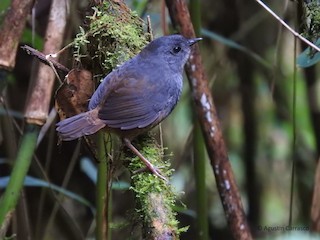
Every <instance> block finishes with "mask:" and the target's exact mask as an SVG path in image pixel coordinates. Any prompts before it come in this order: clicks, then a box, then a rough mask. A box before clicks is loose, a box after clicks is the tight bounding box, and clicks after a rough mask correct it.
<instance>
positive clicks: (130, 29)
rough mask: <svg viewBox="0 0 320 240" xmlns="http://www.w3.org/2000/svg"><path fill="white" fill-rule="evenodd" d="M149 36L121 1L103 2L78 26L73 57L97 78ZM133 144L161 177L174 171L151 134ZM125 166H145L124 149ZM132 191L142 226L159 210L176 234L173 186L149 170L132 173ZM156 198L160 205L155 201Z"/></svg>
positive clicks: (145, 42)
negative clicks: (159, 172)
mask: <svg viewBox="0 0 320 240" xmlns="http://www.w3.org/2000/svg"><path fill="white" fill-rule="evenodd" d="M147 39H150V37H149V34H146V33H144V30H143V22H142V20H141V19H140V18H139V17H138V16H137V15H136V14H135V13H134V12H132V11H130V10H129V9H128V8H127V7H126V6H125V5H124V4H123V3H121V2H119V4H118V3H111V2H110V1H104V2H103V3H101V5H99V6H96V7H94V8H92V15H91V16H89V17H88V24H87V25H86V27H83V28H80V32H79V33H78V34H77V36H76V39H75V41H74V43H73V46H74V57H75V59H76V61H77V62H79V63H81V65H82V66H83V67H84V68H87V69H91V70H92V72H93V73H94V76H96V79H97V80H100V79H101V78H102V77H104V76H105V75H106V74H108V73H109V72H110V71H112V69H114V68H115V67H117V66H118V65H120V64H122V63H123V62H124V61H126V60H128V59H130V58H132V57H133V56H134V55H136V54H137V53H138V52H139V51H140V50H141V49H142V48H143V47H144V46H145V45H146V44H147V42H148V41H147ZM134 145H135V147H136V148H137V149H139V151H140V152H141V153H142V154H143V156H145V157H146V158H147V159H148V160H149V161H150V162H151V163H152V164H153V165H154V166H156V167H159V168H160V171H161V173H162V175H163V176H165V177H166V178H167V179H169V178H170V176H171V174H172V172H173V170H172V169H170V163H169V162H168V161H163V159H162V156H163V152H162V149H161V148H160V147H159V145H158V144H157V143H156V142H155V140H154V138H153V137H152V136H151V137H150V136H142V137H139V138H138V139H137V140H136V141H135V142H134ZM126 159H127V160H128V162H129V164H128V168H129V171H130V172H135V171H137V170H140V169H142V168H144V167H145V166H144V164H143V162H142V161H141V160H140V159H139V158H138V157H137V156H135V155H133V154H132V153H131V152H130V151H128V152H126ZM131 190H132V191H133V192H134V193H135V197H136V202H137V208H136V210H135V211H136V213H137V216H138V217H139V218H140V220H143V225H144V229H146V228H148V226H151V225H152V222H153V220H154V219H155V218H158V216H159V213H161V215H162V214H164V215H163V217H164V218H163V219H162V220H161V221H160V222H161V224H160V225H161V227H164V228H165V229H169V230H170V232H172V233H174V234H176V235H177V234H178V233H179V232H180V230H179V229H178V221H177V220H176V218H175V216H176V213H175V212H174V211H173V210H172V209H173V207H174V206H175V202H176V195H175V193H174V191H173V189H172V186H171V185H169V184H168V183H167V182H165V181H163V180H162V179H160V178H159V177H157V176H155V175H154V174H151V173H149V172H147V171H146V172H140V173H137V174H133V175H132V187H131ZM155 201H159V204H157V202H155ZM139 222H140V221H139Z"/></svg>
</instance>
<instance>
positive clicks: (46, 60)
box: [21, 45, 70, 74]
mask: <svg viewBox="0 0 320 240" xmlns="http://www.w3.org/2000/svg"><path fill="white" fill-rule="evenodd" d="M21 48H22V49H23V50H25V51H26V52H27V53H28V54H29V55H31V56H35V57H36V58H38V59H39V61H41V62H42V63H44V64H47V65H48V66H51V67H52V66H54V68H56V69H57V70H58V71H59V72H61V73H63V74H67V73H68V72H69V71H70V70H69V69H68V68H67V67H65V66H63V65H62V64H60V63H58V62H57V61H55V60H53V59H49V58H48V57H47V56H46V55H45V54H43V53H42V52H40V51H38V50H36V49H34V48H32V47H30V46H28V45H24V46H22V47H21Z"/></svg>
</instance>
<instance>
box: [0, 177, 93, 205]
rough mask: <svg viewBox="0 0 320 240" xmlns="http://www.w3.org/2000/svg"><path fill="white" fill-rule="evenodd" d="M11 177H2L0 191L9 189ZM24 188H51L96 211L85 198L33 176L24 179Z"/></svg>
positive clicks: (0, 178)
mask: <svg viewBox="0 0 320 240" xmlns="http://www.w3.org/2000/svg"><path fill="white" fill-rule="evenodd" d="M9 179H10V177H9V176H6V177H0V189H1V188H2V189H4V188H6V187H7V185H8V183H9ZM23 186H25V187H45V188H50V189H52V190H55V191H57V192H60V193H62V194H63V195H65V196H67V197H69V198H72V199H73V200H75V201H78V202H80V203H82V204H83V205H85V206H88V207H89V208H91V210H92V211H94V207H93V206H92V205H91V203H90V202H89V201H88V200H86V199H85V198H83V197H81V196H79V195H78V194H75V193H73V192H71V191H69V190H66V189H65V188H62V187H59V186H57V185H55V184H51V183H48V182H46V181H43V180H41V179H38V178H34V177H31V176H26V177H25V179H24V183H23Z"/></svg>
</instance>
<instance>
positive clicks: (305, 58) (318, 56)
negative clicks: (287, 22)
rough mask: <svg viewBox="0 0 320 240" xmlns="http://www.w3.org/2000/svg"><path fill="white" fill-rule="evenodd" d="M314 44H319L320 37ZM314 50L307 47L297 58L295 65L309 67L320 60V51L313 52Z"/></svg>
mask: <svg viewBox="0 0 320 240" xmlns="http://www.w3.org/2000/svg"><path fill="white" fill-rule="evenodd" d="M315 45H317V46H318V47H319V46H320V38H319V39H318V40H317V41H316V43H315ZM313 51H314V50H311V48H310V47H307V48H306V49H305V50H304V51H303V52H302V53H301V54H300V55H299V56H298V58H297V65H298V66H299V67H301V68H307V67H310V66H312V65H314V64H316V63H317V62H319V61H320V52H317V53H315V54H313Z"/></svg>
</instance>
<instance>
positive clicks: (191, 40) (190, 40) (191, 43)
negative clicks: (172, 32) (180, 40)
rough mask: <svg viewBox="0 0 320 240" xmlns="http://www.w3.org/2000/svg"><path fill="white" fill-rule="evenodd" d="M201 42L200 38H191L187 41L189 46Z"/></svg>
mask: <svg viewBox="0 0 320 240" xmlns="http://www.w3.org/2000/svg"><path fill="white" fill-rule="evenodd" d="M201 40H202V38H191V39H189V40H188V42H189V46H192V45H193V44H195V43H197V42H199V41H201Z"/></svg>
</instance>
